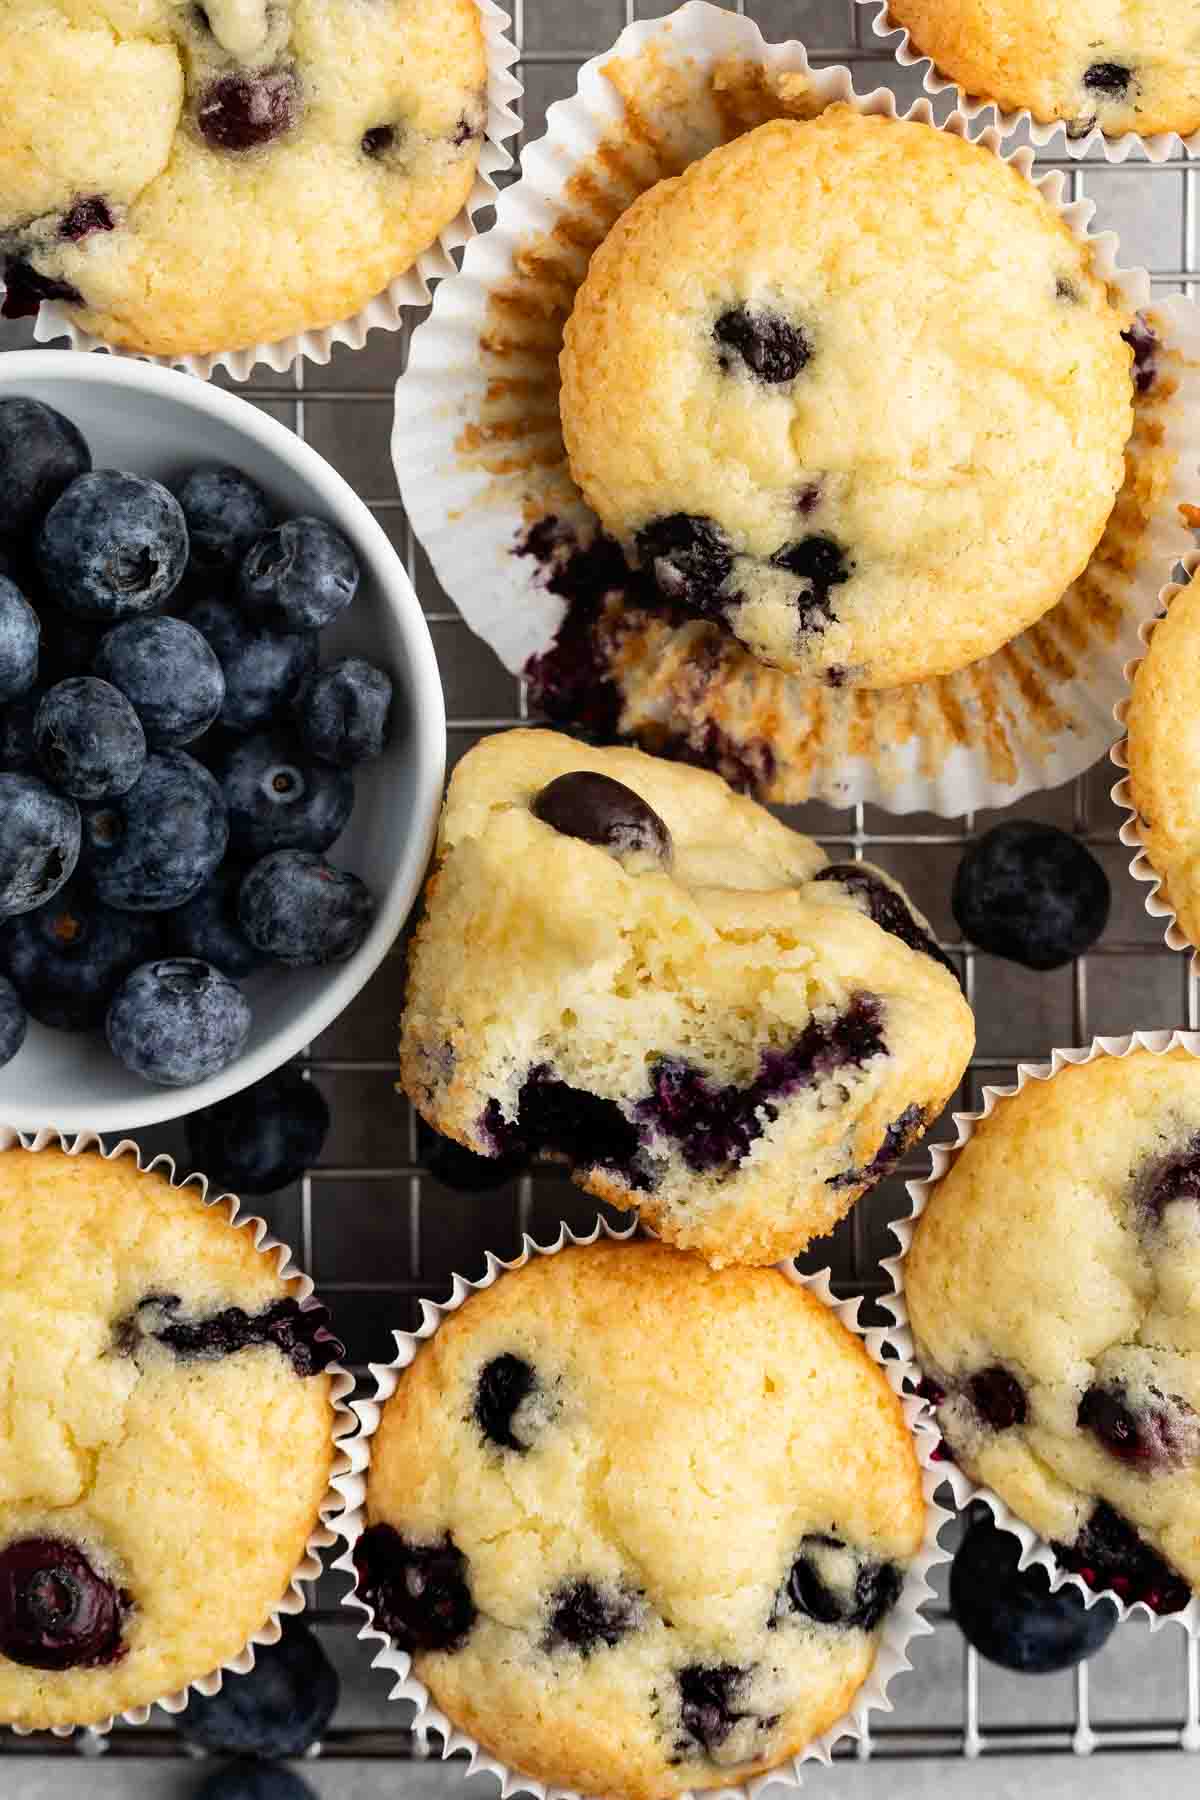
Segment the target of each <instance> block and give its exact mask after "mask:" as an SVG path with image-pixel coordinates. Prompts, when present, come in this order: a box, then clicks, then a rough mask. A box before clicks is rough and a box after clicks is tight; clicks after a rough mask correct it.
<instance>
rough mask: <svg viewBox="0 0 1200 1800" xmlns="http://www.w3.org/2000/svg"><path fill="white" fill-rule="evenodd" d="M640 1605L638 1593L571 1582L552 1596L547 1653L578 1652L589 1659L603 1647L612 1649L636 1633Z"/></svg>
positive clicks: (547, 1629)
mask: <svg viewBox="0 0 1200 1800" xmlns="http://www.w3.org/2000/svg"><path fill="white" fill-rule="evenodd" d="M640 1617H641V1605H640V1602H639V1600H638V1596H637V1595H636V1594H631V1593H628V1592H626V1590H625V1589H623V1588H618V1587H613V1586H612V1585H611V1584H609V1585H606V1586H604V1587H599V1586H597V1584H596V1583H595V1582H594V1581H571V1582H568V1583H567V1585H566V1586H565V1587H561V1588H559V1589H558V1590H557V1592H556V1593H554V1594H552V1595H551V1596H550V1616H549V1619H548V1621H547V1625H546V1639H545V1644H546V1649H547V1650H551V1651H554V1650H563V1649H571V1650H578V1651H579V1652H580V1653H581V1655H583V1656H590V1655H591V1654H592V1652H593V1651H594V1650H598V1649H599V1648H600V1646H601V1644H607V1646H608V1648H609V1649H610V1650H611V1649H612V1648H613V1646H614V1645H615V1644H619V1643H620V1641H621V1639H622V1638H623V1637H628V1635H629V1633H630V1632H631V1631H636V1630H637V1628H638V1623H639V1620H640Z"/></svg>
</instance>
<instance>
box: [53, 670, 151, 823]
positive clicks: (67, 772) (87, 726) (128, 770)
mask: <svg viewBox="0 0 1200 1800" xmlns="http://www.w3.org/2000/svg"><path fill="white" fill-rule="evenodd" d="M33 747H34V751H35V753H36V755H37V759H38V763H39V765H40V766H41V770H42V773H43V774H44V775H45V777H46V779H47V780H48V781H51V782H53V784H54V786H55V787H56V788H58V789H59V790H60V791H61V792H62V793H64V794H70V796H71V798H72V799H73V800H81V801H93V800H107V799H110V798H115V797H116V796H117V795H120V794H126V793H128V792H129V789H130V788H131V787H132V786H133V784H134V782H135V781H137V779H138V777H139V776H140V775H141V773H142V770H143V769H144V768H145V766H146V734H145V732H144V731H143V730H142V724H141V720H140V719H139V718H138V716H137V714H136V713H135V712H134V710H133V708H132V706H130V704H129V702H128V700H127V699H126V698H125V696H124V694H122V693H121V692H120V691H119V689H117V688H115V687H113V686H112V684H111V683H110V682H107V681H100V680H98V679H97V677H96V676H94V675H73V676H71V677H70V678H69V679H68V680H66V681H60V682H58V683H57V684H56V685H55V686H54V687H52V688H51V689H50V690H49V691H48V693H47V694H46V696H45V698H44V699H43V701H42V703H41V705H40V706H39V707H38V709H37V715H36V717H35V719H34V721H33Z"/></svg>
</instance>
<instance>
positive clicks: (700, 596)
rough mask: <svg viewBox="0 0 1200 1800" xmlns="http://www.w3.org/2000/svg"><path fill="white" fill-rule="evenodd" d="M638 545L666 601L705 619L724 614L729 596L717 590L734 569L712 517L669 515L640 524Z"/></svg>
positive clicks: (727, 542) (731, 559)
mask: <svg viewBox="0 0 1200 1800" xmlns="http://www.w3.org/2000/svg"><path fill="white" fill-rule="evenodd" d="M637 548H638V555H639V556H640V557H641V559H642V562H643V563H644V564H645V565H646V567H648V568H649V569H650V571H651V573H652V574H653V576H654V579H655V582H656V583H657V585H658V588H659V591H660V592H661V593H663V594H665V595H666V597H667V599H668V600H674V601H676V602H678V604H679V605H680V606H686V607H688V608H689V609H690V610H691V611H692V612H698V613H701V614H703V615H704V616H705V617H706V618H715V619H723V618H724V615H725V606H726V603H727V601H728V598H729V596H728V595H726V594H723V593H722V589H723V587H724V585H725V582H726V581H727V580H728V579H729V574H730V571H731V570H732V568H733V552H732V550H731V549H730V547H729V541H728V539H727V538H726V536H725V534H724V532H723V531H722V530H721V527H720V526H719V525H718V524H716V522H715V521H714V520H712V519H700V518H694V517H693V516H692V515H691V514H690V513H671V514H669V515H668V516H667V517H666V518H663V519H655V520H654V521H653V522H652V523H651V524H649V525H646V526H643V528H642V530H641V531H639V532H638V534H637Z"/></svg>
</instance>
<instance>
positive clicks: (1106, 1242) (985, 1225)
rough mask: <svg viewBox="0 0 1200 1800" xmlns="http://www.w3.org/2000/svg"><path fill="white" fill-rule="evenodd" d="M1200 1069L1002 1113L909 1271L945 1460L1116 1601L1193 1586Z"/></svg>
mask: <svg viewBox="0 0 1200 1800" xmlns="http://www.w3.org/2000/svg"><path fill="white" fill-rule="evenodd" d="M1198 1200H1200V1061H1197V1060H1196V1059H1195V1058H1193V1057H1191V1056H1189V1055H1188V1054H1187V1052H1186V1051H1184V1050H1174V1051H1171V1052H1170V1053H1169V1054H1167V1055H1164V1056H1156V1055H1154V1054H1152V1053H1151V1052H1150V1051H1147V1050H1135V1051H1134V1052H1133V1053H1132V1054H1131V1055H1129V1056H1125V1057H1120V1058H1117V1057H1105V1056H1102V1057H1099V1058H1097V1060H1096V1061H1095V1062H1092V1063H1087V1064H1084V1065H1081V1066H1079V1067H1070V1066H1069V1067H1067V1068H1064V1070H1063V1071H1062V1073H1061V1074H1059V1075H1057V1076H1056V1077H1054V1078H1053V1079H1052V1080H1050V1081H1031V1082H1029V1083H1028V1084H1027V1086H1026V1087H1025V1088H1024V1089H1023V1091H1022V1092H1021V1093H1020V1094H1018V1095H1016V1096H1015V1097H1014V1098H1013V1099H1009V1100H1001V1101H1000V1102H999V1103H998V1105H997V1107H996V1110H995V1111H994V1112H993V1114H992V1116H991V1117H990V1118H989V1119H985V1120H983V1121H982V1122H981V1123H979V1124H978V1125H977V1126H976V1127H975V1134H974V1136H973V1137H972V1138H971V1139H970V1140H969V1141H968V1143H967V1144H966V1145H965V1147H964V1148H963V1150H962V1151H961V1152H960V1154H959V1155H958V1157H957V1158H956V1160H955V1161H954V1163H953V1165H952V1166H951V1168H950V1169H949V1171H948V1172H947V1174H946V1175H945V1176H944V1177H943V1178H942V1180H941V1181H940V1182H939V1183H938V1184H937V1186H936V1187H935V1188H934V1189H933V1192H932V1194H931V1196H930V1200H929V1205H928V1207H927V1209H926V1211H925V1213H924V1214H923V1215H922V1217H921V1219H920V1221H919V1223H918V1226H917V1231H916V1237H915V1240H914V1243H913V1247H912V1252H911V1254H910V1256H909V1258H908V1260H907V1263H906V1265H905V1266H906V1277H905V1284H906V1292H907V1297H908V1307H909V1316H910V1319H911V1322H912V1328H913V1332H914V1334H915V1337H916V1343H917V1354H918V1357H919V1359H920V1361H921V1363H922V1366H923V1368H924V1369H925V1371H926V1374H927V1377H928V1381H929V1388H930V1394H931V1397H932V1398H933V1399H934V1400H935V1401H937V1403H938V1417H939V1422H940V1424H941V1428H942V1431H943V1432H944V1434H945V1437H946V1441H947V1444H948V1447H949V1450H950V1453H951V1454H952V1455H953V1457H954V1459H955V1461H956V1462H958V1463H959V1464H960V1465H961V1467H962V1468H963V1469H965V1470H966V1472H967V1473H968V1474H969V1475H970V1476H971V1477H972V1479H974V1480H976V1481H979V1482H982V1483H984V1484H986V1485H987V1486H988V1487H991V1488H993V1489H994V1490H995V1491H996V1493H998V1494H999V1496H1000V1498H1001V1499H1002V1500H1004V1501H1005V1502H1006V1504H1007V1505H1008V1506H1009V1507H1011V1508H1012V1510H1013V1512H1014V1513H1016V1514H1017V1515H1018V1516H1019V1517H1020V1518H1022V1519H1024V1520H1025V1521H1026V1523H1027V1524H1029V1525H1031V1526H1032V1527H1033V1529H1034V1530H1035V1531H1037V1532H1038V1533H1040V1535H1041V1536H1042V1537H1043V1538H1044V1539H1046V1540H1047V1541H1048V1542H1049V1543H1050V1544H1052V1546H1053V1548H1054V1550H1055V1552H1056V1553H1057V1555H1058V1558H1059V1561H1060V1562H1061V1564H1062V1565H1063V1566H1064V1567H1065V1568H1067V1569H1070V1570H1072V1571H1074V1572H1075V1573H1077V1574H1079V1575H1082V1577H1083V1578H1084V1580H1085V1581H1087V1582H1088V1583H1089V1584H1090V1585H1091V1586H1093V1587H1097V1588H1112V1589H1113V1590H1115V1592H1116V1593H1118V1594H1120V1595H1121V1596H1122V1598H1123V1599H1125V1600H1126V1601H1128V1602H1130V1603H1131V1604H1132V1603H1133V1602H1134V1601H1138V1600H1141V1601H1145V1602H1146V1603H1147V1604H1148V1605H1149V1606H1151V1607H1154V1608H1155V1609H1156V1610H1158V1611H1160V1612H1177V1611H1179V1610H1180V1609H1181V1608H1182V1607H1183V1606H1185V1605H1186V1604H1187V1602H1188V1599H1189V1598H1190V1595H1191V1591H1192V1588H1193V1587H1194V1586H1195V1585H1196V1584H1197V1582H1200V1209H1198V1207H1197V1201H1198Z"/></svg>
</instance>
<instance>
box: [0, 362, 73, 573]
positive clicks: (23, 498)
mask: <svg viewBox="0 0 1200 1800" xmlns="http://www.w3.org/2000/svg"><path fill="white" fill-rule="evenodd" d="M91 466H92V453H91V451H90V450H89V449H88V447H87V442H86V440H85V438H84V436H83V433H82V432H81V431H79V430H78V429H77V427H76V426H74V425H73V424H72V423H71V421H70V419H65V418H64V417H63V415H62V414H61V413H60V412H56V411H55V409H54V408H53V407H52V406H46V405H45V404H44V403H43V402H42V401H41V400H31V399H29V398H28V397H27V396H26V395H23V394H14V395H12V396H10V397H6V398H4V399H0V537H6V538H13V539H18V538H24V537H26V536H28V535H29V534H30V533H31V532H33V531H36V529H37V527H38V526H39V525H40V524H41V522H42V520H43V519H44V518H45V516H46V514H47V513H48V512H49V510H50V508H51V507H52V506H53V504H54V502H55V501H56V500H57V499H58V497H59V495H60V494H61V493H62V492H63V491H64V489H65V488H68V487H70V485H71V483H72V482H73V481H75V480H77V478H78V477H79V476H80V475H85V474H86V473H87V471H88V470H89V469H90V468H91Z"/></svg>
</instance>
